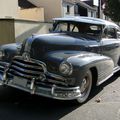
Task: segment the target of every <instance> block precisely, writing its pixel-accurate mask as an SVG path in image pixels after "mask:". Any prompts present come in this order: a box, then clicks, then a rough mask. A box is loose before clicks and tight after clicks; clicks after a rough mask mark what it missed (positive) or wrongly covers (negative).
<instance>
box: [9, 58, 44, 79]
mask: <svg viewBox="0 0 120 120" xmlns="http://www.w3.org/2000/svg"><path fill="white" fill-rule="evenodd" d="M43 72H45V67H44V64H43V63H42V62H41V63H40V62H38V61H35V60H29V61H27V60H24V59H23V58H22V57H15V58H14V59H13V61H12V63H11V65H10V69H9V73H10V74H12V75H15V76H20V77H23V78H27V79H32V78H39V76H40V74H41V73H43Z"/></svg>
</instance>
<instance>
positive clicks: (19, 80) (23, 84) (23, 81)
mask: <svg viewBox="0 0 120 120" xmlns="http://www.w3.org/2000/svg"><path fill="white" fill-rule="evenodd" d="M13 84H15V85H19V86H21V87H26V85H27V80H26V79H24V78H19V77H16V76H15V77H14V79H13Z"/></svg>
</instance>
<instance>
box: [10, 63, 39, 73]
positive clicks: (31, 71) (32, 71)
mask: <svg viewBox="0 0 120 120" xmlns="http://www.w3.org/2000/svg"><path fill="white" fill-rule="evenodd" d="M12 67H13V68H15V69H17V70H19V71H21V72H25V73H30V74H38V75H39V74H40V71H39V72H38V71H34V70H25V69H23V68H20V67H18V66H16V65H12ZM10 69H12V68H10Z"/></svg>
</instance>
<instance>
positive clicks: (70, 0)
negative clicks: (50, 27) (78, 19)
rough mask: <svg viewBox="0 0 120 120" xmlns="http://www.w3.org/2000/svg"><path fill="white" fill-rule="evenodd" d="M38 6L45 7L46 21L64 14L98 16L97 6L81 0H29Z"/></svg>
mask: <svg viewBox="0 0 120 120" xmlns="http://www.w3.org/2000/svg"><path fill="white" fill-rule="evenodd" d="M28 1H29V2H31V3H32V4H34V5H35V6H38V7H43V8H44V13H45V21H51V20H52V18H55V17H64V16H76V15H79V16H89V17H96V13H97V9H96V7H91V6H90V5H88V4H86V3H85V2H82V1H81V0H28Z"/></svg>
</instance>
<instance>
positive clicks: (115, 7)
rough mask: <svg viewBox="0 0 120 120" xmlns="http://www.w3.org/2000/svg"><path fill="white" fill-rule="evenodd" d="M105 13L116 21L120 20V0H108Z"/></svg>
mask: <svg viewBox="0 0 120 120" xmlns="http://www.w3.org/2000/svg"><path fill="white" fill-rule="evenodd" d="M104 14H105V15H106V16H108V17H110V18H111V19H112V20H113V21H115V22H120V0H106V2H105V9H104Z"/></svg>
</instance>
